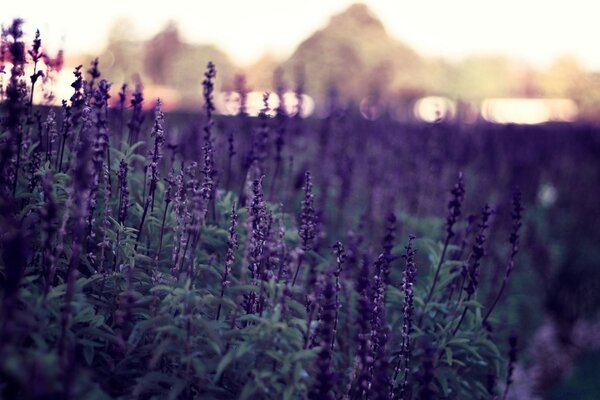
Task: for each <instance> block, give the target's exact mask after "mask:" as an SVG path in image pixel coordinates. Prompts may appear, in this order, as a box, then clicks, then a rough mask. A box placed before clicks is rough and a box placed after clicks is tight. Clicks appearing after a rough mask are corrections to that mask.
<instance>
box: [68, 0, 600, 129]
mask: <svg viewBox="0 0 600 400" xmlns="http://www.w3.org/2000/svg"><path fill="white" fill-rule="evenodd" d="M507 29H509V27H507ZM274 34H276V33H274ZM474 34H476V32H474ZM96 56H99V57H100V62H101V64H102V67H103V70H104V71H106V72H105V76H106V77H107V79H109V80H110V81H112V82H113V83H114V84H116V85H118V84H121V83H123V82H129V83H132V82H133V81H134V80H136V79H140V80H141V81H142V82H143V83H144V85H145V86H147V87H154V88H156V90H158V91H159V92H158V93H159V94H160V95H161V97H162V98H167V99H169V97H173V98H172V101H171V103H175V105H174V106H175V107H178V106H179V107H181V105H183V104H185V105H186V106H190V105H194V104H198V105H199V104H200V103H201V91H200V90H199V88H198V87H196V86H194V85H190V82H194V81H199V72H198V71H200V70H201V68H202V66H203V65H206V63H207V62H208V61H209V60H213V61H214V62H216V63H217V64H218V65H219V66H220V76H219V79H218V82H217V89H221V90H233V89H234V82H235V75H236V74H244V75H245V76H246V80H247V85H248V89H251V90H256V91H265V90H272V89H274V88H273V82H272V80H273V73H274V71H275V70H276V69H278V68H282V69H283V71H284V76H285V79H287V81H288V82H289V83H288V86H289V89H292V90H294V89H296V88H297V86H298V85H302V88H303V90H304V91H305V92H306V93H308V94H310V95H311V96H313V97H314V98H316V99H320V98H323V97H324V96H325V95H326V93H327V91H328V88H329V87H331V86H332V85H333V86H335V87H336V88H337V89H338V92H339V95H340V98H341V99H342V100H343V101H346V102H354V103H358V102H360V100H361V99H363V98H365V97H367V96H371V97H372V98H373V97H375V98H377V99H379V100H381V103H385V104H390V102H392V103H393V104H402V102H406V101H410V100H412V99H415V98H418V97H421V96H425V95H445V96H448V97H450V98H452V99H456V100H466V101H475V102H477V101H481V100H483V99H485V98H489V97H561V98H570V99H573V100H574V101H575V102H576V103H577V105H578V108H579V116H580V118H581V119H583V120H595V119H596V118H597V115H598V114H599V113H598V111H599V110H600V75H599V74H598V73H593V72H590V71H586V70H585V69H584V68H583V66H582V65H580V64H579V62H578V61H577V59H576V58H574V57H572V56H569V55H565V56H563V57H561V58H559V59H557V60H556V61H555V62H554V63H553V64H552V65H551V66H550V67H548V68H545V69H539V68H537V69H536V68H534V67H532V66H530V65H528V64H526V63H525V62H522V61H519V60H517V59H512V58H510V57H508V56H503V55H494V54H482V55H474V56H470V57H467V58H465V59H463V60H460V61H448V60H444V59H442V58H436V57H427V56H423V55H420V54H419V53H418V52H417V51H416V50H415V49H412V48H411V47H410V46H409V45H408V44H405V43H402V42H400V41H399V40H397V39H395V38H392V37H391V36H390V35H389V34H388V33H387V32H386V29H385V27H384V26H383V24H382V23H381V22H380V21H379V20H378V19H377V17H376V16H374V15H373V14H371V13H370V11H369V10H368V9H367V7H366V6H364V5H354V6H352V7H350V8H349V9H347V10H346V11H345V12H343V13H341V14H339V15H337V16H334V17H332V18H331V20H330V22H329V24H328V25H327V26H326V27H324V28H323V29H321V30H319V31H317V32H315V33H314V34H313V35H311V36H310V37H308V38H307V39H306V40H304V41H303V42H302V43H300V44H299V45H298V47H297V48H296V50H295V51H294V52H293V53H292V54H291V56H290V57H289V58H287V59H283V60H279V59H277V58H275V57H274V56H271V55H268V54H267V55H263V56H262V57H261V56H260V55H258V54H257V61H256V62H255V63H254V64H253V65H248V66H239V65H235V63H234V62H233V61H232V60H231V59H230V58H229V57H228V55H227V54H225V53H224V52H223V51H221V50H220V49H219V48H217V47H215V46H213V45H210V44H192V43H188V42H186V41H185V39H184V38H183V36H182V34H181V32H180V30H179V29H178V26H177V24H176V23H175V22H170V23H168V24H167V25H166V26H164V27H163V28H162V30H160V32H158V33H156V35H155V36H154V37H152V38H150V39H149V40H146V41H143V40H139V39H137V38H136V35H135V23H134V22H132V21H130V20H126V19H120V20H117V21H116V22H115V23H114V26H113V28H112V30H111V33H110V35H109V38H108V44H107V46H106V48H105V50H104V51H103V52H102V53H101V54H89V55H80V56H78V57H77V58H79V59H80V60H81V62H82V63H84V64H85V63H87V62H89V60H90V59H91V58H93V57H96ZM303 77H310V79H304V78H303ZM175 93H176V95H175ZM167 102H168V100H167Z"/></svg>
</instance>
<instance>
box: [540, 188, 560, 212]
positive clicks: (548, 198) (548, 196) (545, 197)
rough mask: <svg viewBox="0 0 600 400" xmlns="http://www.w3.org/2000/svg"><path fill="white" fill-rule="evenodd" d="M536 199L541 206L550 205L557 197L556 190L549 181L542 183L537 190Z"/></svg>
mask: <svg viewBox="0 0 600 400" xmlns="http://www.w3.org/2000/svg"><path fill="white" fill-rule="evenodd" d="M537 197H538V201H539V202H540V204H541V205H542V206H543V207H551V206H552V205H554V203H556V200H557V199H558V191H557V190H556V188H555V187H554V186H553V185H552V184H550V183H544V184H543V185H542V186H540V189H539V190H538V194H537Z"/></svg>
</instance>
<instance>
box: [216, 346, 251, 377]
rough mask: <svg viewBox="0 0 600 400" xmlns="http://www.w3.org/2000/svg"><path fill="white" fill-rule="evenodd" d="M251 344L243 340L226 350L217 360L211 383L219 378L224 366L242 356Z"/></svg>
mask: <svg viewBox="0 0 600 400" xmlns="http://www.w3.org/2000/svg"><path fill="white" fill-rule="evenodd" d="M250 349H251V346H250V344H249V343H247V342H243V343H242V344H240V345H239V346H238V347H235V348H233V349H231V350H229V351H228V352H227V354H225V355H224V356H223V357H222V358H221V361H219V365H218V366H217V372H216V374H215V376H214V377H213V383H216V382H217V381H218V380H219V378H221V374H222V373H223V372H224V371H225V368H227V367H228V366H229V364H231V363H232V362H233V361H234V360H236V359H239V358H241V357H242V356H244V355H245V354H246V353H247V352H248V351H249V350H250Z"/></svg>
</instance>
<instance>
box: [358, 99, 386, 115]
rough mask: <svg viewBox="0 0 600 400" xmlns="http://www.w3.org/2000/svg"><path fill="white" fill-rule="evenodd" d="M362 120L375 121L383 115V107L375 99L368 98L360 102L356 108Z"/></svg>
mask: <svg viewBox="0 0 600 400" xmlns="http://www.w3.org/2000/svg"><path fill="white" fill-rule="evenodd" d="M358 108H359V110H360V113H361V114H362V116H363V118H365V119H367V120H369V121H375V120H376V119H378V118H379V117H381V114H382V113H383V106H382V105H381V104H380V102H379V101H378V99H377V98H375V97H372V96H369V97H365V98H364V99H362V100H361V101H360V104H359V106H358Z"/></svg>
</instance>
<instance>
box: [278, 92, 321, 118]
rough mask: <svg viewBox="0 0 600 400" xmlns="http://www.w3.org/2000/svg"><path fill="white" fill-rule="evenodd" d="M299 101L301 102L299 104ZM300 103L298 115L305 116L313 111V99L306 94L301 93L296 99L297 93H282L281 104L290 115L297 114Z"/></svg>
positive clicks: (308, 115)
mask: <svg viewBox="0 0 600 400" xmlns="http://www.w3.org/2000/svg"><path fill="white" fill-rule="evenodd" d="M300 102H302V104H301V105H300ZM299 105H300V109H301V111H300V117H302V118H307V117H310V116H311V115H312V113H313V112H314V111H315V101H314V100H313V98H312V97H310V96H309V95H307V94H302V96H300V99H298V94H296V93H294V92H286V93H284V94H283V106H284V107H285V110H286V112H287V113H288V115H289V116H290V117H293V116H295V115H296V114H298V108H299Z"/></svg>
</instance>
